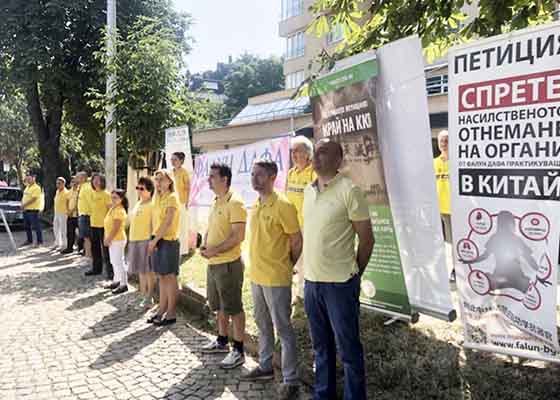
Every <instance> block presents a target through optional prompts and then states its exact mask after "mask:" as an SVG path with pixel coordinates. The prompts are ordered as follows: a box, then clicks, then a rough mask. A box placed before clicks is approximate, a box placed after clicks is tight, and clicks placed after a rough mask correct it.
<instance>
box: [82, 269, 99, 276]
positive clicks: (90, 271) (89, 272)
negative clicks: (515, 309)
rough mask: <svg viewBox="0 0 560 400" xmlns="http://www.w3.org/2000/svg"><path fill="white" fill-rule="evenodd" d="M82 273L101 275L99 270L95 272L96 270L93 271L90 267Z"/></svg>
mask: <svg viewBox="0 0 560 400" xmlns="http://www.w3.org/2000/svg"><path fill="white" fill-rule="evenodd" d="M84 275H85V276H92V275H101V272H97V271H94V270H93V269H90V270H89V271H86V272H85V274H84Z"/></svg>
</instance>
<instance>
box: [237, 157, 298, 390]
mask: <svg viewBox="0 0 560 400" xmlns="http://www.w3.org/2000/svg"><path fill="white" fill-rule="evenodd" d="M277 175H278V166H277V165H276V163H274V162H273V161H257V162H256V163H254V164H253V170H252V175H251V183H252V185H253V189H255V191H256V192H257V193H258V194H259V199H258V200H257V203H256V204H255V206H254V207H253V210H252V212H251V218H250V219H249V259H250V274H249V276H250V279H251V290H252V294H253V304H254V307H255V313H254V315H255V322H256V323H257V327H258V329H259V365H258V366H257V367H256V368H254V369H252V370H250V371H249V372H247V373H246V374H244V375H243V377H242V379H243V380H259V381H262V380H267V379H269V380H272V379H274V369H273V367H272V354H273V353H274V330H275V329H276V331H277V332H278V336H279V337H280V343H281V345H282V375H283V383H282V385H281V386H280V387H279V388H278V394H279V398H280V399H285V400H288V399H294V398H297V395H298V392H299V377H298V367H297V343H296V335H295V332H294V328H293V326H292V321H291V314H292V277H293V268H294V264H295V262H296V261H297V260H298V259H299V256H300V255H301V248H302V237H301V231H300V227H299V222H298V216H297V210H296V208H295V206H294V205H293V204H292V203H290V202H289V201H288V199H287V198H286V197H284V195H282V194H278V193H276V191H275V190H274V181H275V180H276V176H277Z"/></svg>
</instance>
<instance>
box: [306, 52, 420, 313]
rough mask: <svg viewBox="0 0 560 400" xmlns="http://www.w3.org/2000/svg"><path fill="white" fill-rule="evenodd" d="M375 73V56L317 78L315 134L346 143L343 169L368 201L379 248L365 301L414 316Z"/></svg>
mask: <svg viewBox="0 0 560 400" xmlns="http://www.w3.org/2000/svg"><path fill="white" fill-rule="evenodd" d="M377 74H378V64H377V61H376V60H368V61H365V62H361V63H358V64H356V65H353V66H349V67H347V68H344V69H341V70H338V71H336V72H333V73H330V74H328V75H326V76H324V77H322V78H320V79H317V80H316V81H314V82H313V84H312V86H311V106H312V109H313V125H314V136H315V139H320V138H324V137H331V138H335V140H337V141H339V142H340V143H341V144H342V147H343V150H344V167H343V170H342V171H341V172H342V173H343V174H345V175H347V176H349V177H350V178H352V180H353V181H354V182H355V183H356V184H357V185H359V186H360V187H361V188H362V190H363V191H364V192H365V194H366V196H367V201H368V203H369V208H370V213H371V219H372V223H373V227H374V233H375V249H374V252H373V256H372V258H371V260H370V262H369V265H368V266H367V268H366V271H365V273H364V276H363V278H362V292H361V296H360V299H361V302H362V303H363V304H364V305H366V306H371V307H373V308H375V309H377V310H379V311H381V312H384V313H386V314H390V315H393V316H400V317H404V318H410V316H411V313H412V311H411V308H410V304H409V302H408V296H407V291H406V285H405V279H404V276H403V272H402V267H401V258H400V252H399V246H398V244H397V239H396V236H395V228H394V224H393V217H392V213H391V207H390V205H389V199H388V197H387V188H386V185H385V175H384V172H383V162H382V160H381V154H380V152H379V144H378V137H377V121H376V112H375V101H376V100H375V94H376V85H377ZM325 218H328V215H327V216H325Z"/></svg>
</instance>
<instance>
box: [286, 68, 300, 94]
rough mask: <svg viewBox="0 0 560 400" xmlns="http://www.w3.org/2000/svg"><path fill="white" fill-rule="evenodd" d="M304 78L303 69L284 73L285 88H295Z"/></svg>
mask: <svg viewBox="0 0 560 400" xmlns="http://www.w3.org/2000/svg"><path fill="white" fill-rule="evenodd" d="M304 79H305V78H304V73H303V70H301V71H296V72H292V73H291V74H288V75H286V89H295V88H297V87H299V85H301V83H302V82H303V80H304Z"/></svg>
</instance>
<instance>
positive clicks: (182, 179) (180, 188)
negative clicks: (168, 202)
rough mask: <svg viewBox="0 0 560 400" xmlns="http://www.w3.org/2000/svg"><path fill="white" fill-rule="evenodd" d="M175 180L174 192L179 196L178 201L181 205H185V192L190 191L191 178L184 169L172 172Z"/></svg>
mask: <svg viewBox="0 0 560 400" xmlns="http://www.w3.org/2000/svg"><path fill="white" fill-rule="evenodd" d="M173 177H174V179H175V191H176V192H177V193H178V194H179V201H180V202H181V204H182V205H185V204H187V192H188V191H189V189H190V185H191V178H190V176H189V171H187V169H186V168H185V167H181V168H179V169H174V170H173Z"/></svg>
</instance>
